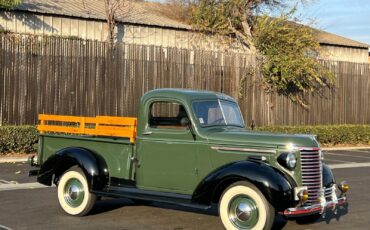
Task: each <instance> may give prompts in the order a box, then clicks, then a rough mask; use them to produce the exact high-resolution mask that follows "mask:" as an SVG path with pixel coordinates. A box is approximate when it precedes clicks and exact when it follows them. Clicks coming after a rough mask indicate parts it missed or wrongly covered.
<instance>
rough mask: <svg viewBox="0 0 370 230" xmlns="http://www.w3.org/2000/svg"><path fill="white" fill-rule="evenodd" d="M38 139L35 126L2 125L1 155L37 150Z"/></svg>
mask: <svg viewBox="0 0 370 230" xmlns="http://www.w3.org/2000/svg"><path fill="white" fill-rule="evenodd" d="M37 141H38V132H37V129H36V127H35V126H0V155H1V154H6V153H32V152H36V151H37Z"/></svg>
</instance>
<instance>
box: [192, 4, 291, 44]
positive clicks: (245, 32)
mask: <svg viewBox="0 0 370 230" xmlns="http://www.w3.org/2000/svg"><path fill="white" fill-rule="evenodd" d="M287 1H289V0H199V2H198V3H197V4H196V6H194V8H193V24H194V26H195V28H197V29H200V30H201V31H204V32H211V33H217V34H222V35H230V34H232V35H234V36H235V37H236V38H237V39H238V40H240V41H241V42H242V43H244V45H246V46H248V47H249V48H251V49H254V46H253V35H252V30H253V25H254V20H255V16H256V14H257V13H258V12H259V11H261V10H262V9H266V8H270V9H271V8H280V7H283V6H285V5H286V4H285V3H286V2H287Z"/></svg>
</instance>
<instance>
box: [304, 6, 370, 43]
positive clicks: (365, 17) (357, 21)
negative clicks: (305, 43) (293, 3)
mask: <svg viewBox="0 0 370 230" xmlns="http://www.w3.org/2000/svg"><path fill="white" fill-rule="evenodd" d="M299 13H300V14H301V16H303V17H304V18H306V19H307V18H315V19H316V20H315V25H314V27H316V28H318V29H322V30H325V31H328V32H331V33H334V34H338V35H341V36H343V37H347V38H350V39H353V40H356V41H359V42H363V43H366V44H370V0H325V1H324V0H313V1H311V2H310V3H308V4H306V5H305V6H304V7H302V6H300V7H299Z"/></svg>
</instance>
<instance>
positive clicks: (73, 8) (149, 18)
mask: <svg viewBox="0 0 370 230" xmlns="http://www.w3.org/2000/svg"><path fill="white" fill-rule="evenodd" d="M161 5H163V4H160V3H154V2H143V1H141V2H139V1H126V3H125V4H124V5H122V6H121V7H119V9H118V11H117V17H116V20H117V21H119V22H124V23H132V24H142V25H151V26H160V27H171V28H177V29H191V27H190V26H189V25H186V24H183V23H181V22H178V21H175V20H173V19H170V18H168V17H166V16H164V15H162V14H161V13H160V11H159V10H158V8H159V7H161ZM14 10H16V11H28V12H35V13H41V14H51V15H63V16H69V17H77V18H86V19H95V20H106V13H105V12H106V11H105V4H104V0H23V3H22V4H20V5H18V6H17V7H16V8H15V9H14Z"/></svg>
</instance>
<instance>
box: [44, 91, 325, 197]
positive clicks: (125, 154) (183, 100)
mask: <svg viewBox="0 0 370 230" xmlns="http://www.w3.org/2000/svg"><path fill="white" fill-rule="evenodd" d="M199 100H227V101H231V102H234V100H233V99H232V98H231V97H229V96H227V95H223V94H216V93H213V92H207V91H191V90H176V89H161V90H154V91H151V92H149V93H147V94H145V95H144V96H143V97H142V99H141V106H140V110H139V118H138V137H137V141H136V143H135V145H132V144H130V143H129V141H128V140H126V139H124V138H109V137H104V138H100V137H86V136H62V135H41V144H40V152H39V154H40V156H41V157H40V163H42V162H44V161H45V160H46V159H47V158H48V157H49V156H50V155H52V154H54V153H55V152H56V151H58V150H60V149H62V148H66V147H84V148H87V149H90V150H93V151H94V152H96V153H98V154H100V155H101V156H102V157H103V158H104V160H105V161H106V163H107V165H108V169H109V175H110V176H111V177H116V178H121V179H128V180H129V179H131V180H135V182H136V185H137V186H138V187H139V188H142V189H146V190H155V191H167V192H176V193H181V194H192V193H193V191H194V190H195V188H196V187H197V185H198V184H199V183H200V182H201V181H202V180H203V179H204V178H205V177H206V176H207V175H209V174H210V173H211V172H212V171H214V170H216V169H217V168H219V167H221V166H223V165H225V164H228V163H230V162H235V161H241V160H246V158H247V157H248V156H252V155H253V156H260V155H263V156H265V157H266V159H267V163H268V164H270V165H271V166H272V167H275V168H277V169H278V170H280V171H283V172H284V173H285V174H287V175H289V176H290V177H292V178H293V179H294V180H295V181H296V182H297V184H298V185H301V172H300V171H301V170H300V154H299V151H298V150H295V151H293V152H294V153H295V154H296V156H297V166H296V168H295V169H294V170H292V171H291V170H287V169H285V168H284V167H282V166H281V165H279V164H278V163H277V158H278V157H279V155H280V154H281V153H284V152H286V151H288V150H287V145H288V144H294V145H295V146H296V147H317V146H318V143H317V141H316V140H315V138H314V137H313V136H309V135H286V134H272V133H267V132H255V131H249V130H246V129H245V128H241V127H239V128H238V127H231V126H224V125H223V126H213V127H201V126H200V123H199V121H198V120H197V118H196V116H195V115H194V113H193V110H192V103H193V102H194V101H199ZM155 101H164V102H176V103H178V104H181V105H183V107H184V108H185V110H186V112H187V114H188V117H189V119H190V121H191V123H192V129H193V131H194V133H195V136H196V138H195V139H194V138H193V136H192V134H191V131H190V130H189V129H186V128H184V129H170V128H152V127H149V125H148V120H149V108H150V105H151V103H153V102H155ZM212 147H224V148H233V149H234V150H217V149H214V148H212ZM237 148H239V149H247V150H248V151H238V150H235V149H237ZM132 159H134V160H135V162H137V163H133V161H132Z"/></svg>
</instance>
